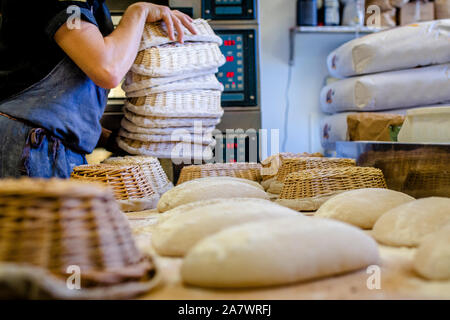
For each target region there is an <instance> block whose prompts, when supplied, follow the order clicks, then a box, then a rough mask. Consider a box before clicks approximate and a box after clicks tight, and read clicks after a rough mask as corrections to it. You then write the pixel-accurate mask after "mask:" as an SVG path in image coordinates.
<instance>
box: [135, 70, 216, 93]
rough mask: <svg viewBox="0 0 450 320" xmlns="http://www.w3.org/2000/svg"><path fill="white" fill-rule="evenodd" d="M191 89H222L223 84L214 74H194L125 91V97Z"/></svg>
mask: <svg viewBox="0 0 450 320" xmlns="http://www.w3.org/2000/svg"><path fill="white" fill-rule="evenodd" d="M192 90H216V91H220V92H222V91H223V85H222V84H221V83H220V82H219V80H217V78H216V76H215V75H214V74H207V75H203V76H196V77H194V78H187V79H184V80H180V81H175V82H170V83H166V84H162V85H159V86H154V87H151V88H146V89H142V90H138V91H133V92H127V97H129V98H136V97H145V96H148V95H151V94H156V93H162V92H173V91H192Z"/></svg>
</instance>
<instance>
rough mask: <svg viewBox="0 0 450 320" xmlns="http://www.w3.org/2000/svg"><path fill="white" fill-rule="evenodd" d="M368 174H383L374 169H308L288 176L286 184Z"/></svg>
mask: <svg viewBox="0 0 450 320" xmlns="http://www.w3.org/2000/svg"><path fill="white" fill-rule="evenodd" d="M353 173H367V174H372V173H373V174H383V172H382V171H381V170H380V169H378V168H372V167H339V168H329V169H306V170H302V171H297V172H292V173H290V174H288V175H287V176H286V180H285V182H288V181H290V180H296V179H317V178H321V177H324V176H326V177H332V176H341V175H342V174H346V175H348V174H353Z"/></svg>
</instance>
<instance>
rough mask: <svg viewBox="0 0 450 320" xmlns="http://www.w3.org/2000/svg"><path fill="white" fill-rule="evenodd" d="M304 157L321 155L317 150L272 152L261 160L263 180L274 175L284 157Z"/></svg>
mask: <svg viewBox="0 0 450 320" xmlns="http://www.w3.org/2000/svg"><path fill="white" fill-rule="evenodd" d="M304 157H323V155H322V154H321V153H319V152H317V153H307V152H303V153H292V152H281V153H277V154H274V155H272V156H270V157H268V158H266V159H265V160H263V161H261V165H262V171H261V175H262V180H263V181H265V180H269V179H273V178H274V177H275V176H276V174H277V172H278V169H279V168H280V165H281V162H282V160H283V159H285V158H304Z"/></svg>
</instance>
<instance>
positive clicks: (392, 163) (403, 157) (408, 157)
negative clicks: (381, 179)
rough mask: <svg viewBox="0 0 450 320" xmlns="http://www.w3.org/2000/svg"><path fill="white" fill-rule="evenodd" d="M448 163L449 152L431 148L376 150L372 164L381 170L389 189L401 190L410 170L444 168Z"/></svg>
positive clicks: (449, 161)
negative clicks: (391, 150) (433, 150)
mask: <svg viewBox="0 0 450 320" xmlns="http://www.w3.org/2000/svg"><path fill="white" fill-rule="evenodd" d="M449 163H450V153H449V152H443V151H436V152H431V150H421V149H416V150H411V151H402V150H400V151H395V152H378V153H377V154H376V156H375V159H374V160H373V166H374V167H376V168H379V169H381V170H382V171H383V173H384V176H385V177H386V183H387V185H388V187H389V188H390V189H393V190H397V191H402V190H403V185H404V184H405V181H406V177H407V176H408V174H409V173H410V172H412V171H417V170H419V171H420V170H434V169H438V168H445V166H448V164H449Z"/></svg>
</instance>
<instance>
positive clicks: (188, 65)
mask: <svg viewBox="0 0 450 320" xmlns="http://www.w3.org/2000/svg"><path fill="white" fill-rule="evenodd" d="M224 64H225V57H224V56H223V54H222V52H221V51H220V48H219V46H218V45H217V43H208V42H198V43H195V42H190V43H185V44H179V43H173V44H166V45H162V46H159V47H152V48H149V49H146V50H143V51H140V52H139V53H138V55H137V57H136V60H135V61H134V64H133V66H132V67H131V71H133V72H134V73H138V74H142V75H146V76H151V77H173V76H176V75H180V74H184V73H196V72H203V71H205V70H211V69H214V68H218V67H221V66H222V65H224Z"/></svg>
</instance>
